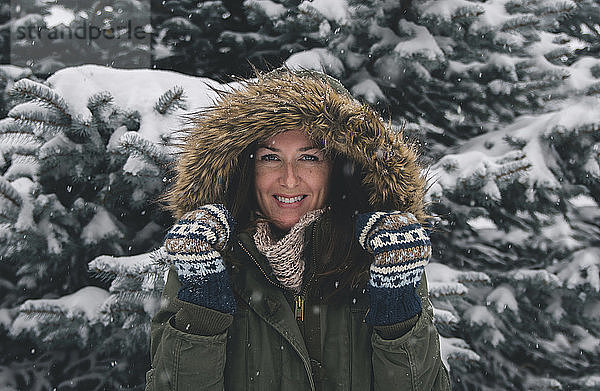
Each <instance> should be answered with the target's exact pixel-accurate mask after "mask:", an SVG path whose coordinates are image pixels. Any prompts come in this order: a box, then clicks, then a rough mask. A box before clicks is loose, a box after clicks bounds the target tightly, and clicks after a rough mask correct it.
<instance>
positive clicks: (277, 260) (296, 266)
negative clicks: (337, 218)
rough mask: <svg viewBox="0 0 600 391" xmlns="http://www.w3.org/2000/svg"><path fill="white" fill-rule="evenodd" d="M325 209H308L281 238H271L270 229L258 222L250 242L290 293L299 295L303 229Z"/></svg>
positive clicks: (265, 224)
mask: <svg viewBox="0 0 600 391" xmlns="http://www.w3.org/2000/svg"><path fill="white" fill-rule="evenodd" d="M324 211H325V209H316V210H311V211H310V212H308V213H306V214H305V215H304V216H302V217H301V218H300V220H299V221H298V222H297V223H296V225H294V226H293V227H292V229H291V230H290V232H288V233H287V234H286V235H285V236H284V237H283V238H281V239H279V240H278V241H277V242H275V240H274V239H273V235H272V233H271V227H270V226H269V223H267V222H265V221H259V222H258V223H257V225H256V232H255V233H254V243H255V244H256V248H257V249H258V251H260V252H261V254H263V255H264V256H265V257H266V258H267V260H268V261H269V264H270V265H271V268H272V269H273V274H274V275H275V277H277V280H278V281H279V283H281V285H283V286H284V287H286V288H288V289H290V290H292V291H293V292H294V293H298V292H300V288H301V286H302V276H303V274H304V258H303V252H304V230H305V229H306V227H308V226H309V225H310V224H311V223H312V222H313V221H315V220H317V219H318V218H319V217H321V215H322V214H323V212H324Z"/></svg>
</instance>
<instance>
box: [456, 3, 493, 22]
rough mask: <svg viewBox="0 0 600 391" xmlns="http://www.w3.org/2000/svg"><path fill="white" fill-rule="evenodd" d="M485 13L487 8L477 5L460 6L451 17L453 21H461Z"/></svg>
mask: <svg viewBox="0 0 600 391" xmlns="http://www.w3.org/2000/svg"><path fill="white" fill-rule="evenodd" d="M484 13H485V10H484V9H483V8H481V7H479V6H477V5H474V6H472V7H460V8H457V9H456V11H454V14H453V15H452V18H451V19H452V21H453V22H456V21H460V20H461V19H462V20H469V19H473V18H476V17H478V16H481V15H483V14H484Z"/></svg>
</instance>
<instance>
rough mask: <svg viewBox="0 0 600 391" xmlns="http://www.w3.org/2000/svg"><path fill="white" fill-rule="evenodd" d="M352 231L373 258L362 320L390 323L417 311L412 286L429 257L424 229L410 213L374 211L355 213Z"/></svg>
mask: <svg viewBox="0 0 600 391" xmlns="http://www.w3.org/2000/svg"><path fill="white" fill-rule="evenodd" d="M356 235H357V237H358V241H359V243H360V245H361V246H362V247H363V248H364V249H365V250H367V251H368V252H369V253H371V254H373V255H374V258H375V260H374V262H373V263H372V264H371V268H370V272H371V278H370V280H369V296H370V309H369V313H368V314H367V317H366V318H365V322H367V323H369V324H371V325H374V326H384V325H392V324H395V323H399V322H403V321H405V320H408V319H410V318H412V317H414V316H416V315H418V314H419V313H420V312H421V299H420V298H419V296H418V295H417V292H416V289H417V286H418V285H419V282H420V281H421V274H422V273H423V270H424V268H425V265H426V264H427V262H429V258H430V257H431V243H430V241H429V234H428V232H427V231H426V230H425V229H423V227H422V226H421V225H420V224H419V222H418V221H417V219H416V218H415V216H414V215H412V214H411V213H401V212H374V213H363V214H359V215H358V217H357V219H356Z"/></svg>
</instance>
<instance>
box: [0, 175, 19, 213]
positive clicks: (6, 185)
mask: <svg viewBox="0 0 600 391" xmlns="http://www.w3.org/2000/svg"><path fill="white" fill-rule="evenodd" d="M0 195H2V196H3V197H4V198H6V199H7V200H9V201H10V202H11V203H12V204H13V205H14V206H15V207H17V208H20V207H21V206H22V205H23V198H22V197H21V195H20V194H19V193H18V192H17V190H16V189H15V188H14V187H13V185H11V183H10V182H9V181H7V180H6V179H4V178H3V177H0Z"/></svg>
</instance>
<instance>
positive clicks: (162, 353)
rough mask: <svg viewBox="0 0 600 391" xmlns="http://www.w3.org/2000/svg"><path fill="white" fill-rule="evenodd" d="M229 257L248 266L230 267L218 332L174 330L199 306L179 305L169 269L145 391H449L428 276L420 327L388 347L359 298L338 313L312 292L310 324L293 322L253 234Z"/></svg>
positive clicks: (154, 326) (154, 324)
mask: <svg viewBox="0 0 600 391" xmlns="http://www.w3.org/2000/svg"><path fill="white" fill-rule="evenodd" d="M320 222H321V221H320V220H319V221H317V222H316V223H313V226H310V227H309V228H308V229H307V235H306V236H307V242H308V243H309V246H308V248H310V250H308V252H313V260H314V255H315V254H314V250H313V249H314V248H319V247H318V246H319V244H320V242H321V241H322V239H323V238H320V237H318V235H317V234H316V233H317V232H319V230H318V229H317V228H316V227H314V225H316V224H319V223H320ZM310 236H314V239H312V240H314V242H315V243H316V247H315V246H313V243H312V240H311V239H310ZM229 256H233V257H236V258H237V259H236V261H238V262H235V264H236V265H237V264H240V263H241V264H242V265H243V266H236V267H235V268H232V269H230V276H231V277H232V285H233V290H234V292H235V295H236V298H237V299H238V300H237V310H236V313H235V316H234V317H233V323H232V324H231V326H229V328H228V329H227V330H226V331H225V332H223V333H220V334H218V335H212V336H201V335H194V334H190V333H186V332H184V331H180V330H178V329H176V328H175V327H174V318H175V315H176V313H177V312H178V311H186V310H187V311H190V309H189V308H188V307H190V306H193V305H192V304H189V303H184V302H182V301H180V300H178V299H177V291H178V289H179V286H180V284H179V281H178V280H177V275H176V273H175V271H174V269H171V270H170V272H169V276H168V279H167V284H166V286H165V289H164V291H163V295H162V302H161V303H162V304H161V309H160V311H159V312H158V314H157V315H156V316H155V317H154V319H153V321H152V349H151V350H152V369H151V370H150V371H149V372H148V374H147V386H146V390H147V391H150V390H180V391H182V390H190V391H191V390H223V389H225V390H228V391H229V390H230V391H235V390H240V391H242V390H244V391H245V390H286V391H294V390H315V389H321V390H332V391H333V390H381V391H384V390H385V391H388V390H400V391H429V390H449V389H450V386H449V382H448V374H447V372H446V368H445V367H444V365H443V364H442V361H441V358H440V346H439V336H438V333H437V330H436V328H435V327H434V326H433V323H432V318H433V311H432V306H431V303H430V301H429V298H428V295H427V282H426V279H425V278H423V279H422V281H421V284H420V286H419V289H418V293H419V295H420V296H421V301H422V303H423V311H422V313H421V315H420V316H419V318H418V321H417V323H416V324H415V325H414V326H413V327H412V329H410V331H408V332H407V333H406V334H404V335H403V336H401V337H400V338H397V339H392V340H386V339H383V338H382V337H381V336H380V335H379V334H378V333H377V332H374V331H373V330H372V328H371V327H369V326H368V325H367V324H366V323H365V322H364V317H365V314H366V312H367V310H368V298H367V297H366V294H365V293H362V291H360V292H355V295H349V296H348V300H347V302H346V303H343V304H341V305H335V306H331V305H324V304H316V303H315V302H314V300H315V298H314V296H311V295H307V301H306V304H305V314H306V315H305V317H304V321H303V322H297V321H296V319H295V317H294V313H293V311H292V308H291V306H290V303H289V299H287V298H286V295H285V294H284V291H283V290H282V289H280V288H279V287H278V286H276V282H275V281H277V280H276V278H275V277H274V276H272V274H271V273H270V271H269V266H268V261H267V260H266V259H265V258H264V257H263V256H262V254H260V253H259V252H258V250H257V249H256V247H255V246H254V242H253V240H252V237H251V236H250V235H248V234H241V235H239V237H238V238H237V240H234V242H233V243H232V252H231V254H230V255H229ZM307 278H308V277H307ZM192 311H193V310H192ZM192 316H193V315H191V316H186V318H188V319H189V318H191V317H192ZM315 322H318V325H315V324H314V323H315ZM315 333H318V334H319V335H315ZM314 338H320V341H319V342H318V343H319V344H320V345H321V352H320V355H321V360H319V362H315V360H314V359H313V358H312V357H311V356H310V355H309V352H308V349H307V344H310V343H311V342H309V341H308V340H309V339H314ZM317 349H318V348H317Z"/></svg>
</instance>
